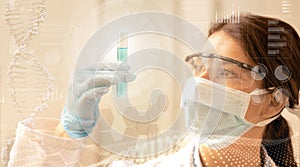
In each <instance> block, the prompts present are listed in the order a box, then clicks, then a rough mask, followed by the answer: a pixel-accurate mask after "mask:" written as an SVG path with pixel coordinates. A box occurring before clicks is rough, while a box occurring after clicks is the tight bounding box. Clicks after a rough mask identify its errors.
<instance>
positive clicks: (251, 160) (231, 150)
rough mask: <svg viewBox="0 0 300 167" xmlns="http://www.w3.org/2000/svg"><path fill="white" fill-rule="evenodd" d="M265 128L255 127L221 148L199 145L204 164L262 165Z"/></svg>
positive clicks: (214, 166) (214, 165) (215, 165)
mask: <svg viewBox="0 0 300 167" xmlns="http://www.w3.org/2000/svg"><path fill="white" fill-rule="evenodd" d="M263 129H264V128H259V127H255V128H253V129H251V130H250V131H248V132H247V133H246V134H244V135H243V136H242V137H240V138H239V139H238V140H237V141H235V142H234V143H233V144H231V145H229V146H227V147H225V148H222V149H219V150H214V149H210V148H208V147H206V146H205V145H201V146H200V147H199V154H200V155H199V156H200V159H201V161H202V164H203V166H213V167H217V166H226V165H228V166H260V164H261V160H260V148H261V138H262V133H263Z"/></svg>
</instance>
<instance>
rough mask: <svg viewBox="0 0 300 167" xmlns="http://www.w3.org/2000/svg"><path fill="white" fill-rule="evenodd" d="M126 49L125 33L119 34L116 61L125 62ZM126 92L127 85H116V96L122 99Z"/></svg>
mask: <svg viewBox="0 0 300 167" xmlns="http://www.w3.org/2000/svg"><path fill="white" fill-rule="evenodd" d="M127 49H128V39H127V33H126V32H121V33H120V35H119V44H118V49H117V61H119V62H126V61H127ZM126 92H127V84H126V83H125V82H121V83H118V84H117V96H118V97H124V96H125V95H126Z"/></svg>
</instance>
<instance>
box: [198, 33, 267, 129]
mask: <svg viewBox="0 0 300 167" xmlns="http://www.w3.org/2000/svg"><path fill="white" fill-rule="evenodd" d="M208 40H209V42H210V45H211V46H212V48H213V49H214V52H215V53H216V54H217V55H220V56H224V57H228V58H231V59H234V60H237V61H239V62H242V63H246V64H249V65H252V66H255V65H256V64H255V63H254V62H253V61H251V59H250V58H249V57H248V56H247V55H246V54H245V53H244V52H243V49H242V47H241V46H240V45H239V43H238V42H236V41H235V40H234V39H233V38H232V37H231V36H229V35H228V34H226V33H225V32H224V31H218V32H215V33H213V34H212V35H211V36H210V37H209V38H208ZM223 64H225V65H223V67H222V68H223V69H224V70H223V71H224V72H223V73H222V75H223V76H224V78H226V79H225V80H224V83H222V84H224V85H225V86H227V87H231V88H234V89H237V90H240V91H243V92H247V93H250V92H252V91H253V90H255V89H258V88H262V85H263V81H262V80H255V79H254V78H253V77H252V75H251V71H250V70H247V69H243V68H240V67H238V66H236V65H235V64H233V63H223ZM213 68H219V67H218V66H213ZM211 70H213V69H211ZM209 71H210V70H205V71H202V72H200V73H198V74H196V75H197V76H199V77H202V78H206V79H209V80H212V81H214V79H215V78H216V77H215V78H214V76H212V75H211V74H210V73H211V72H209ZM218 73H220V72H218ZM214 74H215V73H214ZM266 96H269V95H266ZM266 103H267V100H264V101H262V102H261V103H259V104H257V103H254V102H253V101H251V102H250V104H249V108H248V110H247V113H246V116H245V118H246V119H247V120H248V121H250V122H252V123H257V122H260V121H262V120H265V119H267V118H268V117H269V116H265V115H263V111H264V110H265V108H266V105H267V104H266Z"/></svg>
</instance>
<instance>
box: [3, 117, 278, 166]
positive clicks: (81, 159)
mask: <svg viewBox="0 0 300 167" xmlns="http://www.w3.org/2000/svg"><path fill="white" fill-rule="evenodd" d="M27 122H28V121H27ZM27 122H26V121H21V122H19V124H18V128H17V133H16V139H15V143H14V145H13V147H12V150H11V152H10V161H9V163H8V166H17V167H21V166H30V167H35V166H38V167H40V166H55V167H57V166H111V167H123V166H136V167H146V166H147V167H148V166H159V167H165V166H172V167H182V166H183V167H186V166H187V167H188V166H194V164H196V166H197V167H202V164H201V161H200V159H199V156H197V155H199V152H198V149H197V148H196V149H195V150H196V151H195V152H193V147H194V144H193V142H190V143H189V144H187V145H186V146H185V147H183V148H182V149H180V150H179V151H178V152H176V153H174V154H171V155H167V156H162V157H159V158H157V159H153V160H149V161H147V162H145V163H144V164H140V165H136V164H134V162H132V161H129V160H118V158H119V157H117V156H114V155H112V154H111V153H109V152H107V151H105V150H104V149H102V148H101V147H99V146H97V145H96V144H95V143H93V142H92V141H91V140H90V139H89V138H88V137H86V138H81V139H68V138H61V137H56V136H53V135H51V134H52V133H53V131H54V129H55V127H56V126H57V124H58V123H59V120H58V119H49V118H37V119H35V120H34V127H32V126H31V125H29V124H28V123H27ZM193 154H194V155H195V156H193ZM193 157H195V158H194V160H193ZM267 166H275V164H274V163H273V161H272V160H271V159H270V158H269V157H268V158H267Z"/></svg>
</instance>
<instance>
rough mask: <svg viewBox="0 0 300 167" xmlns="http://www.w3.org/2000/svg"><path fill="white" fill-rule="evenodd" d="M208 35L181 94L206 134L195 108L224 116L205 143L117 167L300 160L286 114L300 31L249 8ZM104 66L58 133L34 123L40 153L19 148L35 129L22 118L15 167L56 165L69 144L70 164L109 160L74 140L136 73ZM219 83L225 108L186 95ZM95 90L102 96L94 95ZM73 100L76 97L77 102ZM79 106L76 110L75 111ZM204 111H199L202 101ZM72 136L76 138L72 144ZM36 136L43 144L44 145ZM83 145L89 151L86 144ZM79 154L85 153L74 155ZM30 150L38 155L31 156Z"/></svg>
mask: <svg viewBox="0 0 300 167" xmlns="http://www.w3.org/2000/svg"><path fill="white" fill-rule="evenodd" d="M236 19H238V21H237V22H236V21H235V22H233V21H232V20H236ZM208 41H209V43H210V44H211V48H207V49H206V50H203V52H201V53H196V54H192V55H190V56H188V57H187V58H186V61H187V62H189V63H191V64H192V65H193V67H194V72H195V78H193V79H191V80H189V81H188V82H187V86H186V88H185V90H184V92H183V99H182V100H183V103H184V104H183V105H184V106H183V107H185V108H187V110H186V111H187V112H188V113H187V120H188V121H191V122H193V121H194V123H193V125H191V126H194V127H196V129H200V127H201V126H202V131H201V133H200V132H199V133H198V134H201V135H203V134H205V130H203V129H205V128H203V127H206V128H208V129H209V127H210V125H209V123H207V124H205V125H200V124H201V122H202V121H201V119H202V118H201V116H195V115H193V116H191V114H192V113H193V111H190V110H191V109H194V110H195V109H197V107H202V108H201V109H203V113H205V112H204V110H205V109H207V108H208V110H207V111H210V112H211V113H212V112H214V113H215V115H216V117H215V118H218V117H219V121H218V123H217V124H216V125H215V126H214V127H213V128H211V129H209V130H208V133H209V134H210V135H208V140H207V143H206V142H204V144H201V145H199V144H195V142H194V140H193V142H191V144H190V145H189V144H188V145H187V146H186V147H184V148H182V149H181V150H180V151H179V152H177V153H175V154H172V155H168V156H165V157H160V158H158V159H154V160H150V161H148V162H145V163H144V164H141V165H134V164H133V163H132V162H128V161H113V162H112V163H111V166H131V165H132V166H197V167H200V166H286V167H288V166H289V167H294V166H297V163H296V159H295V157H294V150H293V146H292V138H291V133H290V132H291V130H290V128H289V126H288V124H287V121H286V120H285V119H284V118H283V117H282V116H281V112H282V111H283V109H284V108H289V109H292V108H294V107H295V106H296V105H298V102H299V101H298V93H299V88H300V72H299V65H300V40H299V36H298V34H297V32H296V31H295V30H294V29H293V27H291V26H290V25H289V24H287V23H285V22H283V21H281V20H278V19H274V18H268V17H262V16H257V15H251V14H244V15H241V16H240V17H239V18H234V17H231V18H226V19H224V20H222V21H221V22H219V23H215V24H213V25H212V27H211V28H210V30H209V38H208ZM220 66H222V69H220ZM101 69H102V70H103V71H105V73H103V74H105V75H103V76H102V77H99V78H97V79H98V80H101V81H102V82H99V83H101V84H98V85H94V84H90V83H91V82H93V81H92V80H91V81H85V82H82V84H81V85H82V86H83V88H82V89H81V88H79V89H78V90H77V91H76V92H75V93H74V94H69V95H68V100H67V103H66V106H65V108H64V110H63V111H62V114H61V123H60V124H59V125H58V126H57V128H56V130H55V135H56V136H60V137H53V136H51V135H42V134H41V133H39V132H37V131H36V130H32V132H31V133H32V134H31V136H33V134H34V136H35V137H34V140H30V141H31V142H32V143H31V147H35V149H36V150H38V151H36V152H35V154H34V153H31V154H30V153H24V152H23V153H22V152H21V151H18V149H22V147H25V146H24V143H25V142H26V141H25V139H24V138H28V137H26V136H25V135H27V136H30V135H29V132H28V131H30V128H29V127H26V126H24V125H22V124H19V127H18V134H17V139H16V142H15V144H14V146H13V148H12V151H11V154H10V156H11V157H10V162H9V165H10V166H19V165H21V164H24V163H26V162H28V161H36V163H33V164H38V163H40V165H51V163H52V165H53V163H54V162H57V163H58V162H60V161H59V160H58V159H59V158H53V157H55V156H54V155H59V154H60V153H61V154H62V153H63V152H64V150H65V151H67V150H71V151H69V156H67V157H63V158H62V159H63V160H64V161H62V164H65V165H67V166H68V165H71V164H72V165H74V166H76V165H78V166H81V165H82V166H84V165H85V164H84V162H86V165H92V164H96V165H97V164H98V163H99V162H100V161H102V160H103V159H101V157H100V158H98V159H97V161H98V162H97V161H93V160H91V159H90V158H91V156H93V155H92V154H93V153H95V151H94V152H93V151H90V152H89V153H87V154H88V156H84V155H81V154H80V153H79V152H78V151H76V147H79V146H78V145H80V144H81V145H83V144H82V143H84V142H83V139H84V137H85V136H87V135H88V134H89V133H90V132H91V130H92V129H93V127H94V125H95V122H96V121H97V119H98V113H99V111H98V102H99V100H100V98H101V96H102V95H103V94H105V93H106V92H107V90H108V87H109V86H110V85H111V84H115V83H118V82H120V81H126V82H129V81H130V78H132V77H131V74H130V73H128V70H129V67H128V66H126V65H122V66H118V65H116V64H106V65H103V66H102V67H101ZM116 71H117V73H116ZM110 74H111V75H110ZM113 74H117V75H113ZM79 82H81V81H79ZM86 90H88V91H86ZM215 90H222V91H219V92H220V95H218V97H222V95H224V94H225V96H226V97H230V98H226V99H223V101H224V105H223V106H222V107H219V106H218V105H216V104H217V103H208V102H206V98H208V97H206V96H205V98H201V97H198V98H196V99H191V98H188V97H189V94H195V92H197V91H199V92H198V93H199V94H200V96H201V95H202V94H205V93H208V94H209V93H211V92H214V93H216V92H217V93H218V91H215ZM222 92H223V93H222ZM224 92H225V93H224ZM95 96H96V98H97V99H98V100H94V99H95ZM74 99H75V100H74ZM70 101H75V103H76V104H74V103H71V102H70ZM195 106H196V107H195ZM74 110H77V111H78V113H77V114H75V112H74ZM198 110H199V111H200V109H199V108H198ZM201 112H202V110H201ZM194 113H195V111H194ZM201 114H202V113H201ZM206 114H209V112H207V113H206ZM194 118H196V120H195V119H194ZM197 119H199V120H200V121H197ZM191 122H188V124H189V123H191ZM24 129H25V130H24ZM25 131H26V133H25ZM196 134H197V133H196ZM39 136H40V138H44V140H43V141H44V142H42V143H39V142H40V140H39ZM222 136H225V137H222ZM226 136H227V137H226ZM228 136H229V137H228ZM63 137H68V139H65V138H63ZM73 138H74V139H73ZM196 138H197V137H196ZM197 140H198V139H197ZM199 140H200V139H199ZM48 141H51V142H55V143H57V144H56V145H55V148H56V149H59V147H63V148H61V149H60V150H61V151H60V152H58V151H56V154H55V153H52V154H49V153H48V152H47V151H45V150H46V149H49V147H51V146H49V145H48V144H47V142H48ZM72 142H73V144H74V145H72V144H70V143H72ZM34 143H39V144H40V146H37V145H38V144H34ZM196 143H197V142H196ZM198 143H199V142H198ZM50 144H51V143H50ZM75 144H77V146H75ZM53 147H54V146H53ZM94 147H97V146H95V145H94ZM98 147H99V146H98ZM80 149H82V150H81V151H84V149H87V148H84V147H80ZM23 150H24V148H23ZM50 150H51V149H50ZM75 153H77V154H79V155H77V156H75V155H74V154H75ZM46 155H47V156H46ZM51 156H52V159H51V158H50V157H51ZM30 157H32V158H33V159H32V160H29V158H30ZM83 159H85V160H83ZM37 161H39V162H37ZM71 162H73V163H71ZM96 165H95V166H96ZM298 165H299V164H298Z"/></svg>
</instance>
